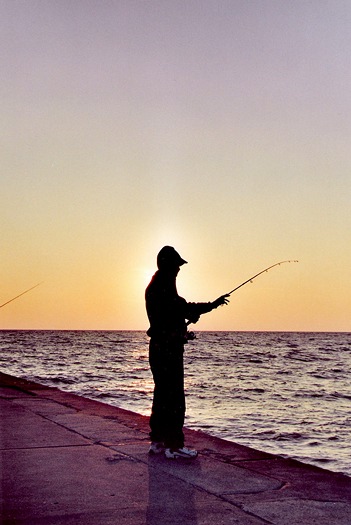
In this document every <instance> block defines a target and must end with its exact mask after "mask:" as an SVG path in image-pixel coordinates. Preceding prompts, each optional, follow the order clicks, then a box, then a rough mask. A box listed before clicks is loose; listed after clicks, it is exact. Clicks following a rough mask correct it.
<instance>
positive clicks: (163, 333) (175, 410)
mask: <svg viewBox="0 0 351 525" xmlns="http://www.w3.org/2000/svg"><path fill="white" fill-rule="evenodd" d="M183 264H186V261H185V260H184V259H182V258H181V256H180V255H179V253H178V252H176V250H175V249H174V248H172V247H171V246H164V247H163V248H162V249H161V251H160V252H159V254H158V256H157V266H158V270H157V272H156V273H155V275H154V276H153V277H152V279H151V282H150V284H149V285H148V287H147V288H146V291H145V301H146V311H147V315H148V318H149V321H150V328H149V330H148V331H147V334H148V335H149V337H150V338H151V339H150V346H149V362H150V367H151V371H152V375H153V379H154V384H155V387H154V396H153V403H152V411H151V416H150V429H151V432H150V438H151V446H150V450H149V452H150V453H158V452H163V451H164V452H165V455H166V457H167V458H170V459H171V458H176V457H184V458H194V457H196V456H197V451H196V450H190V449H188V448H186V447H184V434H183V425H184V417H185V396H184V367H183V352H184V344H185V343H187V321H189V322H191V323H196V322H197V321H198V320H199V318H200V315H202V314H204V313H207V312H210V311H211V310H213V309H214V308H217V307H218V306H220V305H223V304H227V303H228V299H227V295H223V296H221V297H219V298H218V299H216V300H215V301H213V302H210V303H188V302H187V301H186V300H185V299H183V298H182V297H180V296H179V295H178V292H177V287H176V278H177V275H178V273H179V270H180V267H181V266H182V265H183Z"/></svg>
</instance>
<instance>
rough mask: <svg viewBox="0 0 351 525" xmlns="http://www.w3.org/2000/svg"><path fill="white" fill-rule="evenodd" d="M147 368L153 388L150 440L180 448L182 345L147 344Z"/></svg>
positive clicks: (182, 388)
mask: <svg viewBox="0 0 351 525" xmlns="http://www.w3.org/2000/svg"><path fill="white" fill-rule="evenodd" d="M150 366H151V371H152V374H153V379H154V384H155V387H154V397H153V403H152V411H151V416H150V429H151V432H150V438H151V440H152V441H155V442H160V441H162V442H164V443H165V446H167V447H170V448H171V447H172V448H180V447H182V446H183V445H184V434H183V425H184V416H185V396H184V371H183V347H182V345H177V346H172V347H171V346H170V345H160V344H157V343H153V342H152V343H150Z"/></svg>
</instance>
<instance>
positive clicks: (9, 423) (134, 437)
mask: <svg viewBox="0 0 351 525" xmlns="http://www.w3.org/2000/svg"><path fill="white" fill-rule="evenodd" d="M0 414H1V421H0V448H1V465H0V467H1V482H0V488H1V521H0V523H2V524H4V525H9V524H21V525H60V524H62V525H66V524H69V525H90V524H92V525H100V524H101V525H112V524H113V525H231V524H234V523H236V524H240V525H261V524H265V523H266V524H267V523H270V524H274V525H305V524H306V525H312V524H316V525H350V524H351V477H348V476H345V475H343V474H337V473H333V472H328V471H326V470H323V469H320V468H317V467H313V466H310V465H305V464H302V463H299V462H297V461H294V460H288V459H283V458H281V457H279V456H275V455H271V454H267V453H263V452H258V451H256V450H253V449H250V448H248V447H244V446H240V445H237V444H235V443H231V442H228V441H224V440H222V439H218V438H215V437H211V436H209V435H207V434H205V433H203V432H197V431H192V430H186V438H187V444H188V445H189V446H194V447H195V448H197V449H198V450H199V456H198V458H197V459H195V460H184V459H177V460H169V459H166V458H165V457H164V456H163V454H158V455H154V456H150V455H148V447H149V437H148V432H149V429H148V418H146V417H144V416H141V415H139V414H135V413H133V412H129V411H127V410H123V409H120V408H117V407H113V406H110V405H106V404H103V403H99V402H96V401H92V400H89V399H85V398H83V397H80V396H77V395H74V394H69V393H67V392H62V391H60V390H58V389H56V388H50V387H46V386H43V385H40V384H36V383H32V382H29V381H26V380H23V379H18V378H14V377H11V376H9V375H6V374H0Z"/></svg>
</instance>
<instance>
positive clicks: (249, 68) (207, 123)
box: [0, 0, 351, 331]
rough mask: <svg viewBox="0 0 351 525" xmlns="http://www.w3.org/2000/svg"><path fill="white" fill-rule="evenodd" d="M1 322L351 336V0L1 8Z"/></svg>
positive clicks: (34, 3)
mask: <svg viewBox="0 0 351 525" xmlns="http://www.w3.org/2000/svg"><path fill="white" fill-rule="evenodd" d="M0 10H1V17H0V24H1V35H2V37H1V40H2V45H1V51H0V53H1V57H2V71H3V73H2V86H1V90H2V100H3V104H2V125H3V133H2V144H3V147H2V176H1V180H2V185H1V188H2V191H1V195H0V200H1V216H2V221H1V232H2V235H1V239H2V255H1V287H0V304H3V303H5V302H6V301H8V300H10V299H11V298H12V297H15V296H16V295H18V294H20V293H21V292H23V291H24V290H26V289H28V288H30V287H31V286H34V285H36V284H37V283H39V282H42V281H43V283H42V284H41V285H40V286H38V287H37V288H36V289H34V290H32V291H30V292H29V293H27V294H25V295H23V296H22V297H20V298H18V299H17V300H16V301H13V302H12V303H10V304H8V305H6V306H5V307H3V308H1V309H0V328H2V329H5V328H13V329H17V328H18V329H21V328H23V329H111V330H113V329H141V330H144V329H145V330H146V329H147V327H148V324H147V318H146V314H145V307H144V289H145V287H146V285H147V284H148V281H149V280H150V278H151V276H152V274H153V272H154V271H155V270H156V255H157V252H158V251H159V249H160V248H161V247H162V246H163V245H165V244H168V245H172V246H174V247H175V248H176V249H177V250H178V251H179V253H180V254H181V256H182V257H184V258H185V259H186V260H187V261H188V262H189V264H187V265H185V266H184V267H182V269H181V272H180V274H179V276H178V291H179V293H180V295H182V296H184V297H185V298H186V299H187V300H189V301H209V300H214V299H215V298H216V297H218V296H219V295H221V294H223V293H225V292H227V291H229V290H231V289H232V288H234V287H235V286H237V285H238V284H240V283H241V282H243V281H244V280H246V279H248V278H249V277H250V276H251V275H254V274H255V273H257V272H259V271H260V270H262V269H263V268H265V267H267V266H269V265H271V264H274V263H276V262H278V261H281V260H285V259H298V260H299V263H298V264H286V265H282V266H279V267H277V268H275V269H273V270H272V271H270V272H269V273H267V274H263V275H262V276H260V277H259V278H258V279H257V280H255V281H254V283H253V284H248V285H246V286H245V287H242V288H241V289H240V290H238V291H237V292H236V293H234V294H233V295H232V297H231V302H230V304H229V306H226V307H223V308H218V309H217V310H216V311H213V312H212V313H210V314H208V315H206V316H204V317H203V318H202V319H201V320H200V321H199V323H198V324H197V325H196V326H195V327H193V328H194V329H198V330H286V331H299V330H301V331H351V321H350V319H351V279H350V278H349V270H350V267H351V242H350V232H351V213H350V202H351V176H350V174H351V147H350V139H351V63H350V62H351V56H350V51H349V50H350V47H351V31H350V28H351V3H350V2H349V1H348V0H326V1H323V2H321V1H320V0H311V1H309V2H276V1H274V0H266V1H265V2H262V1H261V0H253V1H250V2H248V1H246V0H233V1H229V0H224V1H219V2H212V1H210V0H204V1H201V2H200V1H197V0H186V1H185V0H184V1H183V0H180V1H177V2H173V1H163V0H162V1H161V0H150V1H148V2H144V1H137V0H132V1H130V0H111V1H102V2H100V1H95V0H91V1H90V0H89V1H85V0H75V1H74V2H70V1H66V0H63V1H60V2H47V1H45V0H29V1H16V2H14V1H12V0H4V1H3V2H2V3H1V7H0Z"/></svg>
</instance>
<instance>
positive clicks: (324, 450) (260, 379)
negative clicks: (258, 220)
mask: <svg viewBox="0 0 351 525" xmlns="http://www.w3.org/2000/svg"><path fill="white" fill-rule="evenodd" d="M196 335H197V339H196V340H195V341H191V342H189V344H187V345H186V346H185V376H186V380H185V381H186V399H187V417H186V426H187V427H189V428H194V429H201V430H204V431H206V432H208V433H209V434H213V435H215V436H218V437H222V438H225V439H227V440H230V441H234V442H236V443H241V444H243V445H247V446H250V447H253V448H256V449H258V450H262V451H266V452H271V453H274V454H279V455H281V456H284V457H291V458H295V459H299V460H301V461H304V462H305V463H311V464H315V465H318V466H322V467H324V468H327V469H329V470H332V471H337V472H344V473H346V474H348V475H351V459H350V457H351V454H350V452H351V450H350V448H351V447H350V435H351V382H350V380H351V334H350V333H311V332H308V333H288V332H198V333H197V334H196ZM0 349H1V352H0V362H1V370H2V371H3V372H5V373H9V374H12V375H15V376H18V377H23V378H26V379H30V380H34V381H37V382H40V383H43V384H47V385H51V386H55V387H57V388H60V389H62V390H66V391H69V392H74V393H76V394H79V395H83V396H86V397H88V398H92V399H97V400H100V401H103V402H105V403H109V404H111V405H116V406H119V407H121V408H126V409H129V410H133V411H135V412H139V413H141V414H144V415H148V414H149V413H150V407H151V403H152V391H153V382H152V376H151V372H150V370H149V366H148V337H147V336H146V334H145V333H144V332H140V331H7V330H6V331H0Z"/></svg>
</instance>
